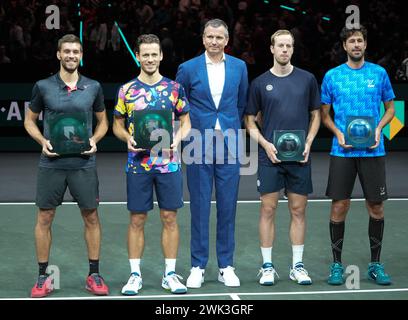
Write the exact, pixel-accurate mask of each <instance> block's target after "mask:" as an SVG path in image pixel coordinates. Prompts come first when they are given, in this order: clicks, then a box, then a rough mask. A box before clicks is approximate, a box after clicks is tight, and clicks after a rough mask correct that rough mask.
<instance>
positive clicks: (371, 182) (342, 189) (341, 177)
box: [326, 156, 388, 202]
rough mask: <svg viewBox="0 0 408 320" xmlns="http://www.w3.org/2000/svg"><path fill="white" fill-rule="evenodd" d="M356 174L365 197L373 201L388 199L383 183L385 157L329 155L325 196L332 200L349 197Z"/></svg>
mask: <svg viewBox="0 0 408 320" xmlns="http://www.w3.org/2000/svg"><path fill="white" fill-rule="evenodd" d="M357 174H358V178H359V179H360V182H361V187H362V189H363V193H364V198H365V199H367V200H369V201H373V202H381V201H384V200H387V199H388V195H387V186H386V184H385V157H360V158H345V157H334V156H331V157H330V169H329V181H328V183H327V189H326V196H328V197H329V198H331V199H333V200H345V199H350V198H351V193H352V192H353V187H354V182H355V180H356V176H357Z"/></svg>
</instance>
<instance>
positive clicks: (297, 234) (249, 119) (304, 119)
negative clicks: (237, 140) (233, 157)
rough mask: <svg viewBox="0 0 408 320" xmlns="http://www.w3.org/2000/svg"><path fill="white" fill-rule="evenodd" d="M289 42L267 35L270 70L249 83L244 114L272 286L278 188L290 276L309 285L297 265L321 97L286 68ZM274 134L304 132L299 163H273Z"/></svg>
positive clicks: (303, 75) (285, 35) (266, 281)
mask: <svg viewBox="0 0 408 320" xmlns="http://www.w3.org/2000/svg"><path fill="white" fill-rule="evenodd" d="M294 42H295V40H294V37H293V35H292V34H291V33H290V32H289V31H288V30H278V31H276V32H275V33H274V34H273V35H272V37H271V52H272V54H273V57H274V65H273V67H272V68H271V69H270V70H268V71H266V72H265V73H263V74H262V75H260V76H259V77H257V78H256V79H255V80H253V81H252V84H251V88H250V93H249V101H248V106H247V108H246V110H245V124H246V128H247V129H248V130H249V133H250V135H251V137H252V138H254V139H255V140H257V141H258V143H259V144H260V146H261V148H260V150H259V167H258V191H259V193H260V194H261V211H260V219H259V236H260V245H261V253H262V258H263V265H262V268H261V269H260V275H261V278H260V280H259V283H260V284H261V285H273V284H274V283H275V276H276V275H277V274H276V271H275V268H274V265H273V264H272V245H273V241H274V238H275V213H276V208H277V205H278V199H279V191H280V190H281V189H283V188H285V190H286V191H287V196H288V201H289V211H290V214H291V223H290V231H289V233H290V240H291V243H292V253H293V255H292V264H291V267H290V272H289V277H290V279H292V280H293V281H296V282H297V283H298V284H302V285H306V284H311V283H312V280H311V279H310V277H309V275H308V272H307V271H306V269H305V268H304V264H303V262H302V261H303V249H304V239H305V231H306V221H305V211H306V204H307V195H308V194H309V193H312V192H313V189H312V179H311V166H310V157H309V153H310V147H311V145H312V142H313V139H314V137H315V136H316V133H317V131H318V130H319V127H320V113H319V108H320V95H319V87H318V84H317V81H316V78H315V77H314V76H313V75H312V74H311V73H309V72H307V71H305V70H302V69H299V68H297V67H294V66H293V65H292V64H291V63H290V59H291V57H292V54H293V48H294ZM256 117H258V118H259V119H261V121H260V123H259V124H260V127H261V128H260V130H259V129H258V128H257V126H256V123H255V119H256ZM258 118H257V119H258ZM275 130H304V131H305V133H306V134H305V137H306V141H305V149H304V151H303V156H304V159H303V160H301V161H300V162H295V161H288V162H281V161H280V160H279V159H278V158H277V150H276V147H275V146H274V145H273V143H272V141H273V135H274V131H275Z"/></svg>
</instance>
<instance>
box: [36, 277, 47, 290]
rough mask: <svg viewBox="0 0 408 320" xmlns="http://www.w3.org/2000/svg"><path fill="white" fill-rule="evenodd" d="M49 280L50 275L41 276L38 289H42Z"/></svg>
mask: <svg viewBox="0 0 408 320" xmlns="http://www.w3.org/2000/svg"><path fill="white" fill-rule="evenodd" d="M47 278H48V275H41V276H39V277H38V280H37V288H40V289H41V288H42V287H43V285H44V283H45V281H46V280H47Z"/></svg>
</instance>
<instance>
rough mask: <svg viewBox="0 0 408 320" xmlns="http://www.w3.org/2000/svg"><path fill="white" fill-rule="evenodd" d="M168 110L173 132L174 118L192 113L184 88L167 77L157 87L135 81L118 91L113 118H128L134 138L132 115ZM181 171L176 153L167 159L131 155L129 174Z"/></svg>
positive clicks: (144, 154)
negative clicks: (141, 111)
mask: <svg viewBox="0 0 408 320" xmlns="http://www.w3.org/2000/svg"><path fill="white" fill-rule="evenodd" d="M165 108H167V109H172V110H173V128H174V119H175V117H174V116H176V117H179V116H180V115H183V114H186V113H188V112H189V110H190V107H189V104H188V101H187V98H186V95H185V92H184V88H183V87H182V86H181V85H180V84H179V83H177V82H175V81H173V80H170V79H168V78H165V77H163V78H162V80H160V81H159V82H157V83H155V84H154V85H149V84H146V83H143V82H141V81H140V80H139V79H137V78H136V79H134V80H132V81H130V82H128V83H126V84H124V85H122V86H121V87H120V88H119V92H118V97H117V101H116V105H115V110H114V115H117V116H121V117H125V118H126V128H127V129H128V131H129V133H130V134H131V135H133V112H132V111H134V110H135V111H137V110H160V109H165ZM173 131H174V130H173ZM174 133H175V132H173V134H174ZM180 169H181V163H180V158H179V155H178V153H177V152H174V153H173V154H172V156H170V158H167V159H166V158H165V157H162V156H161V154H159V155H157V154H155V155H153V154H150V152H149V151H143V152H132V151H129V152H128V162H127V166H126V172H132V173H154V172H156V173H169V172H176V171H179V170H180Z"/></svg>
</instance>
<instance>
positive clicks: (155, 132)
mask: <svg viewBox="0 0 408 320" xmlns="http://www.w3.org/2000/svg"><path fill="white" fill-rule="evenodd" d="M172 120H173V110H172V109H159V110H133V129H134V130H133V137H134V139H135V142H136V148H141V149H148V150H151V149H153V147H154V146H155V145H157V144H158V143H161V149H170V145H171V144H172V143H173V121H172Z"/></svg>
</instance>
